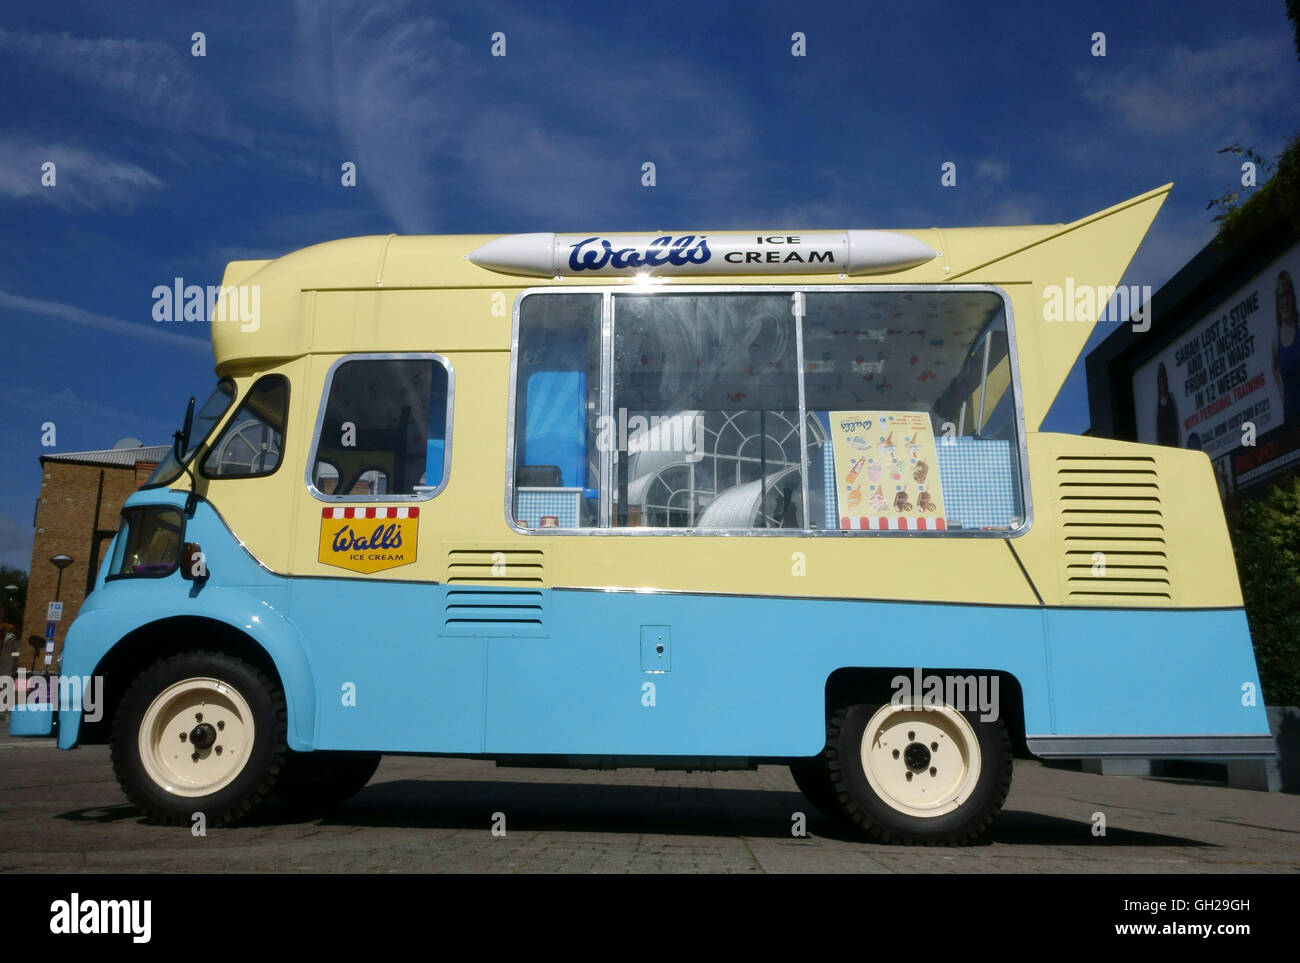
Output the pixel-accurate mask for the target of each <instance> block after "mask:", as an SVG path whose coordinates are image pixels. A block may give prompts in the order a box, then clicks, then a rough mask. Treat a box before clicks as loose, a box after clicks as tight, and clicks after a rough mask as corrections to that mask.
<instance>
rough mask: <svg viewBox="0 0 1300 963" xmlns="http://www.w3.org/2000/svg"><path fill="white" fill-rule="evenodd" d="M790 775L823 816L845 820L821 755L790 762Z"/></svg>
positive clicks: (839, 820) (837, 820)
mask: <svg viewBox="0 0 1300 963" xmlns="http://www.w3.org/2000/svg"><path fill="white" fill-rule="evenodd" d="M790 775H791V776H793V777H794V784H795V785H796V786H798V787H799V791H800V792H801V793H803V794H804V798H806V799H807V800H808V801H809V802H810V803H812V804H813V805H814V806H816V807H817V809H818V810H819V811H820V812H821V814H822V815H823V816H826V817H827V818H828V819H832V820H835V821H836V822H844V821H846V818H847V817H846V815H845V812H844V807H843V806H841V805H840V801H839V797H838V796H836V794H835V787H833V786H832V785H831V778H830V773H829V772H828V771H827V769H826V760H825V758H824V757H823V756H815V757H814V758H812V759H801V760H799V761H798V762H795V763H791V764H790Z"/></svg>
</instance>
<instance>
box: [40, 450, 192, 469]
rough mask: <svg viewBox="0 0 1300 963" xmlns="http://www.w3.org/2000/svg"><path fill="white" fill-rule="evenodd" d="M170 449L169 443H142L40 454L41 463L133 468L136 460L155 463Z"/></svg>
mask: <svg viewBox="0 0 1300 963" xmlns="http://www.w3.org/2000/svg"><path fill="white" fill-rule="evenodd" d="M171 449H172V446H171V445H143V446H141V447H139V448H106V449H104V450H103V451H64V452H59V453H58V454H52V455H41V464H42V465H43V464H45V463H46V462H47V461H57V462H69V463H76V464H83V465H104V466H108V467H112V468H134V467H135V465H136V464H137V463H138V462H147V463H152V464H157V463H158V462H160V461H162V459H163V456H164V455H166V454H167V452H169V451H171Z"/></svg>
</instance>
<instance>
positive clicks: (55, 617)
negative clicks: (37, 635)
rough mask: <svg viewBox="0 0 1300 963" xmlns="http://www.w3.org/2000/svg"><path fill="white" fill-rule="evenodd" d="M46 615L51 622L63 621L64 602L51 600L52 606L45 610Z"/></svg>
mask: <svg viewBox="0 0 1300 963" xmlns="http://www.w3.org/2000/svg"><path fill="white" fill-rule="evenodd" d="M45 617H46V618H47V619H48V620H49V621H51V622H62V621H63V603H62V602H51V603H50V607H49V608H48V609H47V610H46V612H45Z"/></svg>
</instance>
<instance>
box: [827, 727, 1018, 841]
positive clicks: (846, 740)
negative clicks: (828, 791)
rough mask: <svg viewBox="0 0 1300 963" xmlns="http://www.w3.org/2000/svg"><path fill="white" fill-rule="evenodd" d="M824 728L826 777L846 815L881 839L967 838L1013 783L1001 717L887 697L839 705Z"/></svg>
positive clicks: (986, 822) (982, 826) (979, 830)
mask: <svg viewBox="0 0 1300 963" xmlns="http://www.w3.org/2000/svg"><path fill="white" fill-rule="evenodd" d="M827 732H828V739H827V745H826V758H827V770H828V775H829V780H830V784H831V786H832V788H833V789H834V790H835V791H836V793H837V794H838V797H839V799H840V800H841V802H842V805H843V808H844V811H845V813H846V814H847V816H848V818H850V819H851V820H852V821H853V822H854V823H855V824H857V825H858V826H859V827H860V828H861V829H862V830H864V831H865V832H866V833H867V835H868V836H869V837H870V838H872V839H875V840H877V841H879V842H884V843H918V844H924V843H930V844H933V843H949V844H957V843H967V842H972V841H974V840H975V839H977V838H979V836H981V835H982V834H983V833H984V832H985V831H986V830H987V829H988V828H989V826H990V825H991V824H992V823H993V819H994V817H995V816H997V814H998V812H999V811H1001V809H1002V804H1003V802H1005V801H1006V798H1007V793H1008V792H1009V791H1010V789H1011V773H1012V766H1013V762H1012V757H1011V740H1010V738H1009V737H1008V735H1007V730H1006V726H1004V725H1003V724H1002V722H1001V720H997V721H992V722H982V721H980V719H979V716H978V714H976V713H973V712H970V713H967V712H959V711H957V710H956V709H954V708H952V707H951V706H946V705H945V706H935V707H932V708H931V707H913V706H895V705H891V704H890V703H888V702H885V703H883V704H868V705H855V706H849V707H847V708H842V709H839V710H838V711H836V712H835V713H834V714H833V715H832V716H831V719H830V722H829V724H828V726H827Z"/></svg>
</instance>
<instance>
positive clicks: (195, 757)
mask: <svg viewBox="0 0 1300 963" xmlns="http://www.w3.org/2000/svg"><path fill="white" fill-rule="evenodd" d="M190 758H191V759H192V760H194V761H195V762H198V761H199V754H198V753H197V752H196V753H195V754H194V755H192V756H190ZM907 777H908V778H909V779H910V778H912V774H911V773H910V772H909V773H908V774H907Z"/></svg>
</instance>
